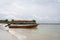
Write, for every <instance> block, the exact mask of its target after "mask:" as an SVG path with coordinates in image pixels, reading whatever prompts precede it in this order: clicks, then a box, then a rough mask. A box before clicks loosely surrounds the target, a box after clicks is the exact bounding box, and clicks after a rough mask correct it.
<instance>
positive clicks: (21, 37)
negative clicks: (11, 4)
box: [9, 30, 27, 40]
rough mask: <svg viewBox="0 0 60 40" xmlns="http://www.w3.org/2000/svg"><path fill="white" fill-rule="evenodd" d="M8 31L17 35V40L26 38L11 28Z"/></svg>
mask: <svg viewBox="0 0 60 40" xmlns="http://www.w3.org/2000/svg"><path fill="white" fill-rule="evenodd" d="M9 32H10V33H11V34H12V35H14V36H15V37H17V38H18V39H19V40H24V39H26V38H27V37H26V36H24V35H21V34H18V33H17V32H15V31H13V30H9Z"/></svg>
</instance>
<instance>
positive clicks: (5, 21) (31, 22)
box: [0, 19, 36, 24]
mask: <svg viewBox="0 0 60 40" xmlns="http://www.w3.org/2000/svg"><path fill="white" fill-rule="evenodd" d="M27 21H28V20H27ZM0 23H12V24H36V21H35V20H31V21H28V22H15V21H14V19H12V20H11V21H9V20H8V19H5V20H0Z"/></svg>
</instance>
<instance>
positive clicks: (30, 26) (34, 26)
mask: <svg viewBox="0 0 60 40" xmlns="http://www.w3.org/2000/svg"><path fill="white" fill-rule="evenodd" d="M36 27H37V24H35V25H25V26H24V25H10V26H9V28H36Z"/></svg>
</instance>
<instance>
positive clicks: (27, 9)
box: [0, 0, 60, 23]
mask: <svg viewBox="0 0 60 40" xmlns="http://www.w3.org/2000/svg"><path fill="white" fill-rule="evenodd" d="M1 19H9V20H11V19H15V20H31V19H35V20H37V22H59V23H60V0H0V20H1Z"/></svg>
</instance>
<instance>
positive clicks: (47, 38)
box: [10, 25, 60, 40]
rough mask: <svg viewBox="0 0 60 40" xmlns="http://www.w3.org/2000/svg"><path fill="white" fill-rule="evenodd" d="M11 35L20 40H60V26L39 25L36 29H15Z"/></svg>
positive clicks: (11, 30)
mask: <svg viewBox="0 0 60 40" xmlns="http://www.w3.org/2000/svg"><path fill="white" fill-rule="evenodd" d="M10 33H12V34H13V35H15V36H16V37H17V38H18V39H19V40H60V25H39V26H37V28H35V29H23V28H14V29H10Z"/></svg>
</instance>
